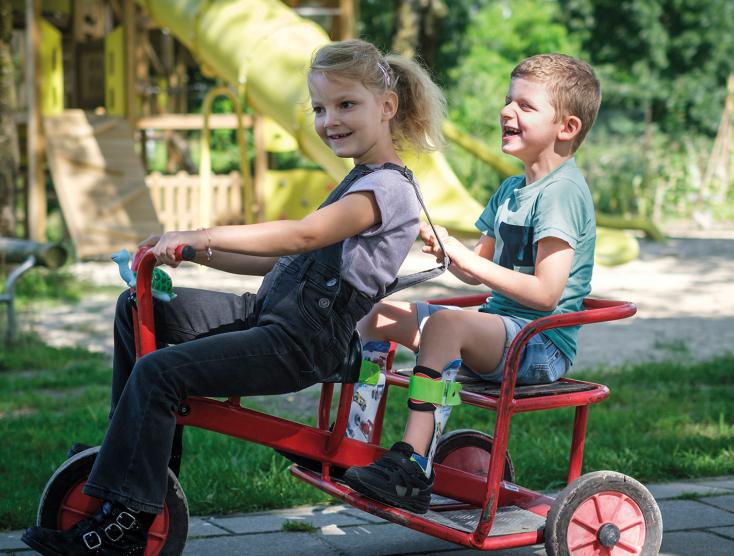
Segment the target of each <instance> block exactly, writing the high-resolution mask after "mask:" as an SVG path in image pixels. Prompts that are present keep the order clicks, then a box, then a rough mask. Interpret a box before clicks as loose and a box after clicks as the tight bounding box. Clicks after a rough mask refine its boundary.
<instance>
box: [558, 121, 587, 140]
mask: <svg viewBox="0 0 734 556" xmlns="http://www.w3.org/2000/svg"><path fill="white" fill-rule="evenodd" d="M582 127H583V124H582V123H581V120H580V119H579V117H578V116H566V117H565V118H564V121H563V126H562V127H561V129H560V130H559V131H558V139H559V140H560V141H573V140H574V139H575V137H576V136H577V135H578V134H579V133H580V132H581V128H582Z"/></svg>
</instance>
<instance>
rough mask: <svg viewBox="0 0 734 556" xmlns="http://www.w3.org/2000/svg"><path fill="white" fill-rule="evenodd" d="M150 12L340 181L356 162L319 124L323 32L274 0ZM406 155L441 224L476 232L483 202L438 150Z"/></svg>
mask: <svg viewBox="0 0 734 556" xmlns="http://www.w3.org/2000/svg"><path fill="white" fill-rule="evenodd" d="M141 3H142V4H143V5H144V6H145V9H146V10H147V11H148V13H149V14H150V16H151V17H152V18H153V19H154V20H155V21H156V22H157V23H158V24H159V25H161V26H163V27H166V28H168V29H169V30H170V31H171V32H172V33H173V34H174V35H175V36H176V38H177V39H178V40H179V41H181V42H182V43H184V44H185V45H186V46H187V47H188V48H189V49H190V50H191V51H192V52H193V53H194V55H195V56H196V58H197V60H198V61H199V63H200V64H202V65H205V66H207V67H208V68H209V69H210V70H211V71H212V72H213V73H214V74H216V75H218V76H220V77H222V78H223V79H225V80H226V81H228V82H230V83H239V84H242V85H244V86H245V90H246V96H247V102H248V104H249V105H250V106H251V107H252V108H253V109H254V110H255V111H257V112H260V113H262V114H265V115H266V116H268V117H270V118H272V119H273V120H275V121H276V122H278V123H279V124H280V125H281V126H282V127H283V128H284V129H285V130H286V131H288V132H289V133H291V134H292V135H293V136H294V137H295V138H296V140H297V141H298V145H299V147H300V150H301V152H303V153H304V154H305V155H306V156H308V157H309V158H310V159H312V160H313V161H314V162H316V163H317V164H319V165H320V166H321V167H322V168H323V169H324V170H325V171H326V172H327V173H328V174H329V175H330V176H331V177H332V178H333V179H334V180H335V181H337V182H338V181H339V180H341V178H343V177H344V175H345V174H346V173H347V171H349V168H350V167H351V161H348V160H343V159H340V158H338V157H337V156H336V155H334V153H333V152H331V150H330V149H329V148H328V147H327V146H326V145H324V144H323V142H322V141H321V139H319V137H318V135H316V132H315V131H314V129H313V116H312V114H311V111H310V110H309V108H310V103H309V97H308V88H307V86H306V72H307V68H308V66H309V63H310V61H311V56H312V54H313V53H314V51H315V50H317V49H318V48H319V47H321V46H323V45H324V44H327V43H328V42H329V37H328V36H327V35H326V33H325V32H324V30H323V29H322V28H321V27H319V26H318V25H316V24H315V23H313V22H311V21H308V20H305V19H303V18H301V17H299V16H298V15H297V14H296V13H295V12H294V11H293V10H291V9H290V8H288V7H287V6H286V5H285V4H283V3H281V2H278V1H276V0H217V1H216V2H207V1H205V0H147V1H142V2H141ZM404 160H405V162H406V164H407V165H408V167H410V168H411V169H413V171H414V172H415V174H416V177H417V179H418V181H419V183H420V184H421V189H422V191H423V196H424V200H425V202H426V205H427V206H428V210H429V211H430V213H431V217H432V218H433V219H434V221H435V222H437V223H440V224H442V225H444V226H446V227H447V228H449V229H451V230H453V231H457V232H473V231H475V228H474V221H475V220H476V218H477V217H478V216H479V213H480V212H481V210H482V208H483V207H482V206H481V205H480V204H479V203H478V202H477V201H476V200H475V199H473V198H472V197H471V196H470V195H469V194H468V193H467V192H466V190H465V189H464V187H463V186H462V185H461V183H460V182H459V180H458V178H457V177H456V175H455V174H454V172H453V171H452V170H451V168H450V167H449V165H448V163H447V162H446V159H445V158H444V157H443V156H442V155H441V154H438V153H434V154H431V155H421V156H420V157H417V156H416V155H415V154H410V153H408V154H407V155H406V156H405V157H404Z"/></svg>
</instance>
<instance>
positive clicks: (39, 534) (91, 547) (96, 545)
mask: <svg viewBox="0 0 734 556" xmlns="http://www.w3.org/2000/svg"><path fill="white" fill-rule="evenodd" d="M149 527H150V526H149V525H148V526H147V527H146V526H145V525H143V523H141V521H140V520H139V519H138V513H137V512H133V511H131V510H128V509H127V508H125V507H124V506H121V505H119V504H113V503H111V502H105V503H104V504H103V505H102V509H101V510H100V511H99V512H98V513H97V514H96V515H94V516H92V517H90V518H87V519H83V520H81V521H80V522H78V523H77V524H76V525H74V526H73V527H71V528H69V529H66V530H64V531H56V530H54V529H47V528H45V527H30V528H29V529H27V530H26V532H25V533H24V534H23V536H22V537H21V540H22V541H23V542H24V543H26V544H27V545H28V546H30V547H31V548H32V549H33V550H35V551H36V552H38V553H40V554H43V555H44V556H92V555H94V556H102V555H104V556H123V555H124V556H138V555H139V556H142V555H143V553H144V552H145V546H146V545H147V544H148V528H149Z"/></svg>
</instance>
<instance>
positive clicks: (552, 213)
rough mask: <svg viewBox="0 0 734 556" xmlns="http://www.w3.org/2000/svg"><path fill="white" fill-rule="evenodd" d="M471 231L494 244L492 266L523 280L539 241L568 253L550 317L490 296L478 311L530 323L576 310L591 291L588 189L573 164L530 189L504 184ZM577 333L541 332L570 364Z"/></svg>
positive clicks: (592, 226) (517, 182) (515, 182)
mask: <svg viewBox="0 0 734 556" xmlns="http://www.w3.org/2000/svg"><path fill="white" fill-rule="evenodd" d="M476 227H477V228H478V229H479V231H480V232H482V233H483V234H486V235H487V236H489V237H492V238H494V239H495V249H494V258H493V261H494V262H495V263H496V264H498V265H500V266H504V267H505V268H510V269H512V270H516V271H518V272H523V273H525V274H534V273H535V259H536V256H537V251H538V241H539V240H541V239H543V238H544V237H556V238H559V239H562V240H563V241H565V242H566V243H568V244H569V245H570V246H571V248H573V263H572V265H571V273H570V275H569V277H568V282H567V283H566V287H565V288H564V290H563V294H562V295H561V299H560V301H559V302H558V306H557V307H556V308H555V309H554V310H553V311H549V312H546V311H538V310H536V309H531V308H530V307H526V306H525V305H522V304H520V303H518V302H516V301H514V300H513V299H510V298H509V297H506V296H504V295H502V294H501V293H499V292H492V297H491V298H490V299H489V301H488V302H487V303H485V304H484V305H483V306H482V307H480V309H479V310H480V311H484V312H487V313H495V314H499V315H508V316H513V317H520V318H523V319H528V320H532V319H536V318H539V317H542V316H546V315H552V314H557V313H570V312H572V311H579V310H581V309H582V303H583V300H584V298H585V297H586V296H587V295H588V294H589V292H590V291H591V272H592V270H593V267H594V245H595V243H596V219H595V217H594V203H593V201H592V199H591V193H590V191H589V186H588V185H587V184H586V180H585V179H584V177H583V176H582V175H581V172H580V171H579V169H578V167H577V166H576V162H575V161H574V159H573V158H572V159H570V160H567V161H566V162H564V163H563V164H561V165H560V166H559V167H558V168H556V169H555V170H553V171H552V172H551V173H550V174H548V175H547V176H544V177H543V178H542V179H540V180H538V181H536V182H533V183H531V184H530V185H526V184H525V176H512V177H510V178H507V179H506V180H505V181H504V182H502V185H500V188H499V189H498V190H497V192H496V193H495V194H494V195H493V196H492V198H491V199H490V200H489V203H488V204H487V207H486V208H485V209H484V211H483V212H482V214H481V216H480V217H479V219H478V220H477V222H476ZM578 329H579V327H578V326H574V327H568V328H555V329H552V330H548V331H546V332H545V334H546V336H548V338H549V339H550V340H551V341H552V342H553V343H554V344H555V345H556V346H557V347H558V349H560V350H561V351H562V352H563V354H564V355H566V357H568V358H569V359H570V360H571V361H572V362H573V360H574V358H575V357H576V340H577V337H578Z"/></svg>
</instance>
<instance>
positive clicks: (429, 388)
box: [408, 375, 461, 405]
mask: <svg viewBox="0 0 734 556" xmlns="http://www.w3.org/2000/svg"><path fill="white" fill-rule="evenodd" d="M459 394H461V384H459V383H458V382H453V381H450V382H446V381H443V380H431V379H430V378H427V377H423V376H415V375H413V376H411V377H410V384H409V385H408V396H409V397H410V398H411V399H413V400H418V401H421V402H429V403H435V404H437V405H460V404H461V396H460V395H459Z"/></svg>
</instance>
